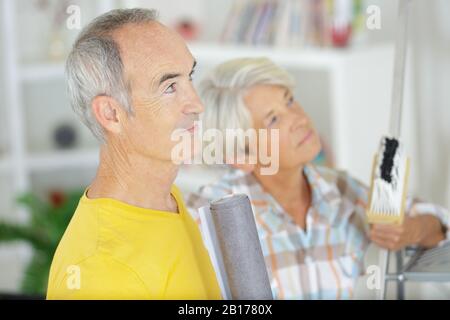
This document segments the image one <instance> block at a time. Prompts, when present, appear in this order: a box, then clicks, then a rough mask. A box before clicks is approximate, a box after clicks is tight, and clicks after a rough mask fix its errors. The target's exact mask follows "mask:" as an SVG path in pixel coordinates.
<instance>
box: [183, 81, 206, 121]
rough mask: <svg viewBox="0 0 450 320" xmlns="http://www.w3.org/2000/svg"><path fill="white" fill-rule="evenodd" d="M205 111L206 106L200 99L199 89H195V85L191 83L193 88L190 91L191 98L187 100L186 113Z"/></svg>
mask: <svg viewBox="0 0 450 320" xmlns="http://www.w3.org/2000/svg"><path fill="white" fill-rule="evenodd" d="M204 111H205V106H204V105H203V103H202V101H201V100H200V97H199V96H198V94H197V91H196V90H195V89H194V87H193V86H192V85H191V89H190V92H189V98H188V99H187V101H186V105H185V109H184V112H185V113H197V114H200V113H203V112H204Z"/></svg>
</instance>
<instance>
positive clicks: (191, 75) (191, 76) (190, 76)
mask: <svg viewBox="0 0 450 320" xmlns="http://www.w3.org/2000/svg"><path fill="white" fill-rule="evenodd" d="M194 74H195V72H194V71H192V73H191V74H190V75H189V81H192V80H193V79H194Z"/></svg>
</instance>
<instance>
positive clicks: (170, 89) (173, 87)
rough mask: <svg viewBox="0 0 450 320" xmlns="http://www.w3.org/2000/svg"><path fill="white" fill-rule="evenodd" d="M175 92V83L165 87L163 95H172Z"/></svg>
mask: <svg viewBox="0 0 450 320" xmlns="http://www.w3.org/2000/svg"><path fill="white" fill-rule="evenodd" d="M175 91H176V89H175V83H172V84H171V85H170V86H168V87H167V89H166V90H165V91H164V93H174V92H175Z"/></svg>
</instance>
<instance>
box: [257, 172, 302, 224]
mask: <svg viewBox="0 0 450 320" xmlns="http://www.w3.org/2000/svg"><path fill="white" fill-rule="evenodd" d="M254 175H255V177H256V179H257V180H258V181H259V183H260V184H261V185H262V187H263V189H264V190H265V191H266V192H268V193H270V194H271V195H272V197H273V198H274V199H275V200H277V201H278V203H279V204H280V205H281V206H282V208H283V209H284V210H285V211H286V212H287V213H288V214H289V215H290V216H291V217H292V218H293V220H294V221H295V222H296V223H297V224H298V225H300V226H301V227H302V228H303V229H305V228H306V213H307V212H308V208H309V207H310V205H311V188H310V186H309V183H308V180H307V178H306V176H305V175H304V173H303V167H300V168H295V169H280V170H279V172H278V173H277V174H275V175H260V174H259V171H258V170H255V171H254Z"/></svg>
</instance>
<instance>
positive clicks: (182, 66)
mask: <svg viewBox="0 0 450 320" xmlns="http://www.w3.org/2000/svg"><path fill="white" fill-rule="evenodd" d="M114 39H115V40H116V42H117V43H118V44H119V46H120V51H121V57H122V60H123V64H124V70H125V77H126V79H127V80H128V82H129V84H130V87H131V98H132V106H133V112H134V115H132V116H129V117H127V118H126V119H124V120H123V127H122V131H121V134H120V135H119V136H118V137H114V138H118V140H117V143H118V144H119V145H121V146H126V150H127V151H126V152H127V154H130V153H135V154H137V155H140V156H143V157H148V158H152V159H157V160H161V161H168V160H171V150H172V148H173V147H174V145H175V144H176V141H172V140H171V135H172V133H173V132H174V131H175V130H176V129H184V130H188V132H190V134H194V132H193V131H194V129H193V125H194V121H195V120H197V119H198V116H199V114H200V113H201V112H203V105H202V104H201V102H200V99H199V97H198V96H197V93H196V92H195V90H194V88H193V85H192V81H191V80H192V78H191V77H192V74H193V70H194V67H195V60H194V58H193V57H192V55H191V53H190V52H189V50H188V48H187V47H186V44H185V43H184V41H183V40H182V38H181V37H180V36H179V35H178V34H176V33H175V32H173V31H172V30H170V29H168V28H166V27H165V26H163V25H161V24H160V23H157V22H151V23H147V24H140V25H128V26H125V27H124V28H122V29H120V30H119V31H117V32H116V33H115V34H114Z"/></svg>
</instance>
